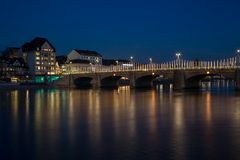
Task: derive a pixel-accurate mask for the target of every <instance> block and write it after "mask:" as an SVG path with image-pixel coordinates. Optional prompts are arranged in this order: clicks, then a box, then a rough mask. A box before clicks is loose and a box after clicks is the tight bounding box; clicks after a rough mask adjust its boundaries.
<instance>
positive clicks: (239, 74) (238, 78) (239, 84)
mask: <svg viewBox="0 0 240 160" xmlns="http://www.w3.org/2000/svg"><path fill="white" fill-rule="evenodd" d="M235 82H236V89H237V90H240V69H237V70H236V72H235Z"/></svg>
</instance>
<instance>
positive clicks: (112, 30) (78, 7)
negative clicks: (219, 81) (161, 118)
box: [0, 0, 240, 62]
mask: <svg viewBox="0 0 240 160" xmlns="http://www.w3.org/2000/svg"><path fill="white" fill-rule="evenodd" d="M0 19H1V21H0V50H3V49H4V48H5V47H8V46H16V47H20V46H21V45H22V44H23V43H24V42H27V41H30V40H32V39H33V38H34V37H37V36H39V37H46V38H48V40H49V41H50V42H52V44H53V45H54V46H55V47H56V49H57V52H58V53H57V54H58V55H62V54H68V53H69V52H70V51H71V50H72V49H88V50H96V51H98V52H99V53H101V54H102V55H103V57H104V58H126V59H127V58H129V57H130V56H133V57H134V59H135V60H140V61H148V59H149V57H152V58H153V61H155V62H156V61H157V62H160V61H165V60H171V59H173V58H175V57H174V55H175V52H177V51H181V52H182V53H183V58H185V59H195V58H198V59H219V58H227V57H230V56H232V55H234V53H235V50H236V49H237V48H240V1H238V0H195V1H193V0H156V1H154V0H144V1H143V0H120V1H114V0H112V1H104V0H85V1H83V0H75V1H73V0H66V1H62V0H41V1H36V0H1V2H0Z"/></svg>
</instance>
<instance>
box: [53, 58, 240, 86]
mask: <svg viewBox="0 0 240 160" xmlns="http://www.w3.org/2000/svg"><path fill="white" fill-rule="evenodd" d="M239 64H240V60H239V56H234V57H231V58H227V59H222V60H216V61H198V60H194V61H192V60H184V59H176V60H173V61H170V62H166V63H160V64H156V63H149V64H140V63H133V62H131V63H128V64H124V65H113V66H103V65H89V66H82V65H78V64H69V65H68V66H67V72H66V73H64V74H63V78H61V79H60V80H58V81H56V82H55V83H54V85H56V86H68V87H78V86H80V87H84V86H95V87H115V86H118V85H119V84H120V81H122V80H127V81H129V85H130V86H131V87H151V86H152V85H153V81H154V80H155V79H158V80H160V81H161V80H171V81H172V82H173V88H174V89H176V90H178V89H187V88H199V87H200V81H201V80H202V79H204V78H205V77H208V76H222V77H224V78H226V79H232V80H234V81H235V84H236V85H235V86H236V88H237V89H240V65H239Z"/></svg>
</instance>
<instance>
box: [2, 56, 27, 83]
mask: <svg viewBox="0 0 240 160" xmlns="http://www.w3.org/2000/svg"><path fill="white" fill-rule="evenodd" d="M27 76H28V67H27V64H26V63H25V62H24V60H23V59H22V58H6V57H1V58H0V80H7V81H13V80H14V81H15V82H16V81H21V80H24V79H26V78H27Z"/></svg>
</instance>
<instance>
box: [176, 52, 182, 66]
mask: <svg viewBox="0 0 240 160" xmlns="http://www.w3.org/2000/svg"><path fill="white" fill-rule="evenodd" d="M175 55H176V58H177V67H180V57H181V56H182V54H181V53H180V52H177V53H176V54H175Z"/></svg>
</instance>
